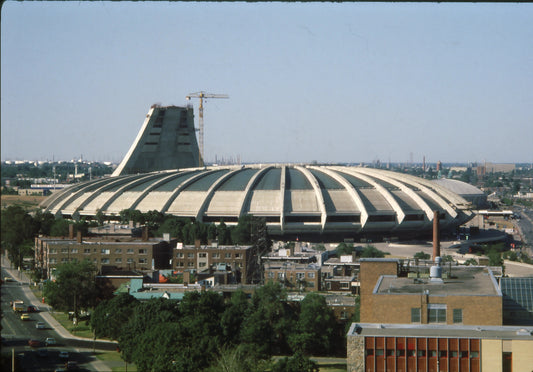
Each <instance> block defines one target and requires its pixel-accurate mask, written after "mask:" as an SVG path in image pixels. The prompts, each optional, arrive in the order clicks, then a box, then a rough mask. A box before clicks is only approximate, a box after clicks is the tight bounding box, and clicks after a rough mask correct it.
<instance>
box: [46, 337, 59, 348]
mask: <svg viewBox="0 0 533 372" xmlns="http://www.w3.org/2000/svg"><path fill="white" fill-rule="evenodd" d="M44 344H45V345H46V346H51V345H57V342H56V339H55V338H53V337H47V338H46V339H45V340H44Z"/></svg>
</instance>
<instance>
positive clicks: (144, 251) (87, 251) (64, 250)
mask: <svg viewBox="0 0 533 372" xmlns="http://www.w3.org/2000/svg"><path fill="white" fill-rule="evenodd" d="M97 252H98V249H96V248H93V249H92V252H91V248H84V249H83V253H84V254H90V253H97ZM48 253H50V254H57V249H56V248H50V250H49V251H48ZM61 253H69V249H68V248H61ZM70 253H78V248H71V249H70ZM100 253H101V254H111V250H110V249H109V248H102V249H100ZM114 253H115V254H121V253H122V248H115V251H114ZM126 253H127V254H134V253H135V250H134V249H133V248H128V249H127V250H126ZM137 253H138V254H147V253H148V250H147V249H145V248H139V250H138V251H137Z"/></svg>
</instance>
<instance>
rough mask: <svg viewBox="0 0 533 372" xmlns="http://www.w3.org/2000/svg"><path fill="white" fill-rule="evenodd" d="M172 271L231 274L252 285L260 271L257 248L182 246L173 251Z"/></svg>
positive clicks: (215, 244)
mask: <svg viewBox="0 0 533 372" xmlns="http://www.w3.org/2000/svg"><path fill="white" fill-rule="evenodd" d="M172 262H173V263H172V269H173V270H175V271H178V272H183V271H190V270H196V271H198V272H213V271H226V272H231V273H232V274H233V276H234V280H235V281H236V282H238V283H243V284H247V283H251V282H252V281H253V279H254V273H255V272H258V271H259V263H258V262H257V248H256V247H255V246H219V245H218V244H217V243H213V244H210V245H200V244H199V242H197V244H195V245H187V246H186V245H182V244H180V243H178V244H177V245H176V246H175V248H173V250H172Z"/></svg>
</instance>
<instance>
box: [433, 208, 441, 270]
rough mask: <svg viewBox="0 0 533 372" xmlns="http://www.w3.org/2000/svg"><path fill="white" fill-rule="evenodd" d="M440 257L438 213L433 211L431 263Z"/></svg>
mask: <svg viewBox="0 0 533 372" xmlns="http://www.w3.org/2000/svg"><path fill="white" fill-rule="evenodd" d="M436 257H440V229H439V211H433V262H435V258H436Z"/></svg>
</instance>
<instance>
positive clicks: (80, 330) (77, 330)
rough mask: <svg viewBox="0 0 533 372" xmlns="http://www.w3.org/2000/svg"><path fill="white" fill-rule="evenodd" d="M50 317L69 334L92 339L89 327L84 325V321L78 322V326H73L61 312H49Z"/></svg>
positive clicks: (66, 315)
mask: <svg viewBox="0 0 533 372" xmlns="http://www.w3.org/2000/svg"><path fill="white" fill-rule="evenodd" d="M50 315H52V316H53V317H54V318H55V319H56V320H57V321H58V322H59V323H61V325H62V326H63V327H65V328H66V329H67V331H69V332H70V333H72V334H73V335H75V336H78V337H86V338H91V339H92V338H93V337H94V335H93V332H92V331H91V327H90V326H89V325H86V324H85V321H84V320H83V321H81V322H78V325H77V326H75V325H74V324H72V320H70V319H69V318H68V314H65V313H61V312H50Z"/></svg>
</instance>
